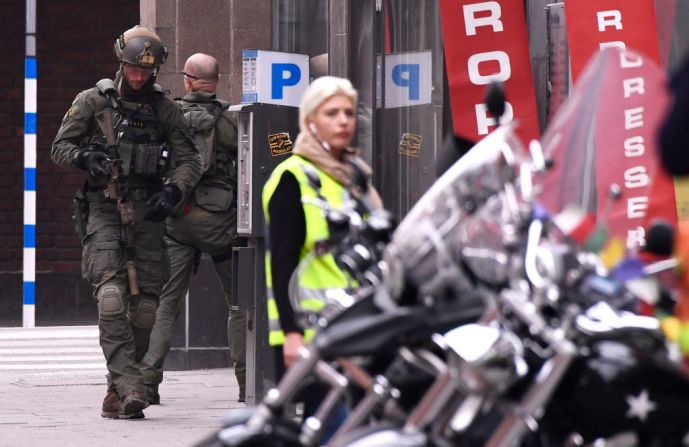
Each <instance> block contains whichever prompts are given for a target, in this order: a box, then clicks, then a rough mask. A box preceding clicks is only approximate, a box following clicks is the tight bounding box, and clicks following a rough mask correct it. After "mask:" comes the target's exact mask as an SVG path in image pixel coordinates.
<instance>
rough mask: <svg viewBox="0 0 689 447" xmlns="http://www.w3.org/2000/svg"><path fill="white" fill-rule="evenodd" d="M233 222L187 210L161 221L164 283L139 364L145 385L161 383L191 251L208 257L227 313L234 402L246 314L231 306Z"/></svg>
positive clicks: (241, 376)
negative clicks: (167, 261) (166, 272)
mask: <svg viewBox="0 0 689 447" xmlns="http://www.w3.org/2000/svg"><path fill="white" fill-rule="evenodd" d="M236 228H237V219H236V211H235V210H234V208H233V209H231V210H229V211H222V212H212V211H208V210H206V209H204V208H201V207H198V206H193V207H191V209H190V210H189V211H188V213H186V214H184V215H182V216H179V217H176V218H174V219H170V220H168V222H166V232H167V237H166V238H165V241H166V244H167V252H168V256H169V258H170V279H169V281H168V282H167V283H166V284H165V286H164V287H163V292H162V293H161V295H160V304H159V306H158V311H157V314H156V322H155V325H154V327H153V330H152V332H151V337H150V341H149V346H148V352H147V353H146V355H145V356H144V358H143V361H142V362H141V371H142V373H143V376H144V382H145V383H146V384H147V385H157V384H159V383H161V382H162V380H163V363H164V362H165V357H166V356H167V353H168V352H169V350H170V343H171V338H172V329H173V326H174V322H175V319H176V318H177V316H178V315H179V313H180V311H181V309H182V306H183V304H184V300H185V297H186V295H187V292H188V291H189V284H190V282H191V275H192V270H193V267H194V261H195V258H196V254H197V252H204V253H208V254H210V255H211V257H212V258H213V260H214V261H215V269H216V272H217V274H218V277H219V278H220V283H221V286H222V289H223V293H224V295H225V301H226V302H227V305H228V308H229V316H228V323H227V337H228V345H229V348H230V355H231V356H232V358H233V360H234V362H235V376H236V378H237V382H238V384H239V391H240V396H239V397H240V399H242V398H244V393H245V383H246V312H245V311H243V310H241V311H240V310H239V309H238V307H237V306H236V305H233V301H232V258H231V251H232V245H233V244H234V243H235V239H236Z"/></svg>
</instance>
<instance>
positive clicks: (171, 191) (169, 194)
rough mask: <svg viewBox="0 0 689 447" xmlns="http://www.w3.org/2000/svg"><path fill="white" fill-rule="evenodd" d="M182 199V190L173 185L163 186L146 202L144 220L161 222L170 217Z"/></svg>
mask: <svg viewBox="0 0 689 447" xmlns="http://www.w3.org/2000/svg"><path fill="white" fill-rule="evenodd" d="M181 199H182V190H181V189H179V187H178V186H177V185H175V184H174V183H168V184H167V185H165V186H163V189H162V191H160V192H157V193H155V194H153V195H152V196H151V197H150V198H149V199H148V200H147V201H146V213H145V214H144V219H146V220H150V221H152V222H162V221H163V220H165V218H166V217H167V216H169V215H170V213H171V212H172V209H173V208H174V207H175V205H177V202H179V201H180V200H181Z"/></svg>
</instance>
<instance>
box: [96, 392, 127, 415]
mask: <svg viewBox="0 0 689 447" xmlns="http://www.w3.org/2000/svg"><path fill="white" fill-rule="evenodd" d="M121 414H122V400H121V399H120V396H118V395H117V393H116V392H115V391H114V390H109V391H108V393H107V394H106V395H105V399H103V408H102V409H101V412H100V415H101V416H102V417H104V418H108V419H119V417H120V415H121Z"/></svg>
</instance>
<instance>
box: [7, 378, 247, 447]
mask: <svg viewBox="0 0 689 447" xmlns="http://www.w3.org/2000/svg"><path fill="white" fill-rule="evenodd" d="M105 387H106V385H105V378H104V377H103V376H102V375H99V376H94V375H93V373H89V374H79V373H76V372H70V373H68V374H67V373H62V374H57V375H56V374H54V373H53V374H48V375H46V374H45V373H38V374H27V375H22V376H20V377H15V378H13V379H10V380H7V378H0V446H13V447H15V446H28V445H31V446H67V445H68V446H70V447H79V446H89V447H94V446H118V445H140V446H146V447H154V446H189V445H193V444H194V443H195V442H197V441H199V440H201V439H203V438H204V437H205V436H206V435H207V434H209V433H211V432H212V431H213V430H215V429H217V427H219V424H220V418H221V417H222V416H223V415H225V414H226V413H227V412H228V411H229V410H230V409H231V408H240V407H243V406H244V404H240V403H238V402H237V396H238V393H239V389H238V387H237V382H236V381H235V379H234V372H233V371H232V369H210V370H197V371H172V372H168V373H166V378H165V382H164V383H163V384H162V385H161V387H160V395H161V399H162V404H161V405H155V406H151V407H149V408H147V409H146V410H145V411H144V412H145V414H146V418H145V419H142V420H110V419H103V418H101V417H100V406H101V402H102V400H103V397H104V396H105Z"/></svg>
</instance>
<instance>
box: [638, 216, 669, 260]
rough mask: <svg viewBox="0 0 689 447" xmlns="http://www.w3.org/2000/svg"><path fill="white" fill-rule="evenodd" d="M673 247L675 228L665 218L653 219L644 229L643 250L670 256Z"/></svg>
mask: <svg viewBox="0 0 689 447" xmlns="http://www.w3.org/2000/svg"><path fill="white" fill-rule="evenodd" d="M674 247H675V229H674V227H673V226H672V224H671V223H670V222H668V221H667V220H665V219H653V220H652V221H651V223H650V224H649V225H648V230H647V231H646V242H645V244H644V251H646V252H648V253H652V254H654V255H657V256H661V257H670V256H672V253H673V251H674Z"/></svg>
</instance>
